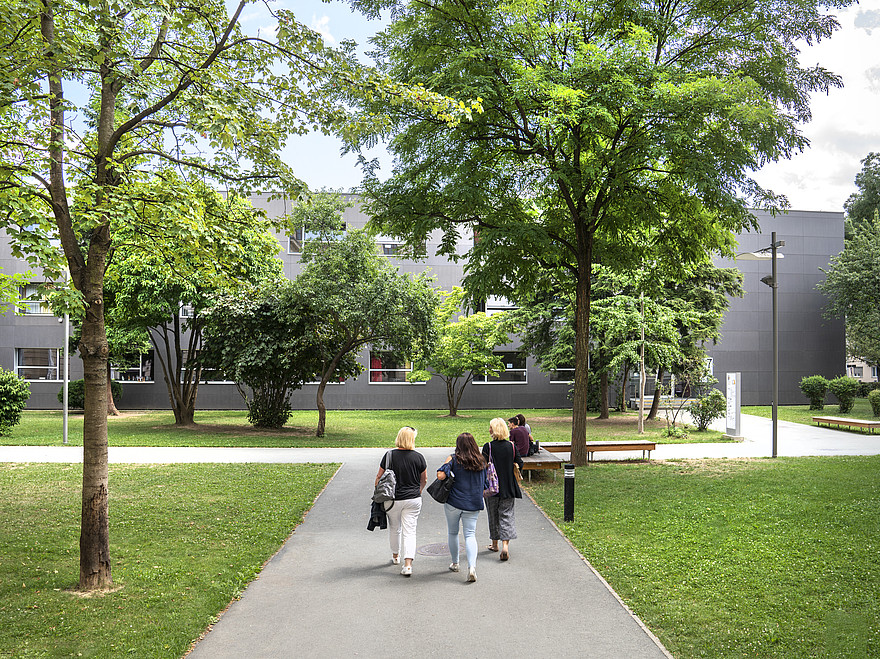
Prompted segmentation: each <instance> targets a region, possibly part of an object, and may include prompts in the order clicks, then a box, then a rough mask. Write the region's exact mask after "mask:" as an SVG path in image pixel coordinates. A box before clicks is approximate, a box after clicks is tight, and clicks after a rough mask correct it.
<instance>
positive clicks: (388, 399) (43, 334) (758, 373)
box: [0, 197, 846, 410]
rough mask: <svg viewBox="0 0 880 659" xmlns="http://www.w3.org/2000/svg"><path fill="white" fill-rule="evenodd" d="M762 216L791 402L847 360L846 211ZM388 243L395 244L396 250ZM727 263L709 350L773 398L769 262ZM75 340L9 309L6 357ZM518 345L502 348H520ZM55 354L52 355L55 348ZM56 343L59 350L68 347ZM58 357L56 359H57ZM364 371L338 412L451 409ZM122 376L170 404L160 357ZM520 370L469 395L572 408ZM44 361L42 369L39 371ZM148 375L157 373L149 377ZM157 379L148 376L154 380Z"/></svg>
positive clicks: (292, 259)
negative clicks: (772, 251)
mask: <svg viewBox="0 0 880 659" xmlns="http://www.w3.org/2000/svg"><path fill="white" fill-rule="evenodd" d="M252 201H253V203H254V205H255V206H257V207H262V208H265V209H266V210H267V212H268V213H269V215H270V216H279V215H282V214H283V213H285V212H286V211H287V210H289V208H288V206H287V205H286V202H285V201H284V200H283V199H282V200H273V201H271V202H269V201H267V199H266V198H265V197H255V198H254V199H253V200H252ZM756 215H757V217H758V219H759V221H760V223H761V233H753V234H745V235H742V236H740V237H739V249H738V251H740V252H747V251H753V250H757V249H760V248H761V247H765V246H766V245H769V243H770V232H771V231H774V230H775V231H776V232H777V234H778V235H777V239H779V240H785V242H786V244H785V247H783V248H782V249H781V250H780V251H781V252H782V253H784V254H785V258H784V259H780V260H779V261H778V271H779V292H778V301H779V346H780V359H779V391H780V396H779V398H780V400H779V402H780V404H783V405H786V404H799V403H802V402H804V398H803V395H802V394H801V393H800V390H799V388H798V383H799V382H800V380H801V378H803V377H804V376H807V375H816V374H818V375H824V376H826V377H829V378H830V377H836V376H838V375H842V374H843V373H844V371H845V368H846V359H845V345H844V343H845V340H844V329H843V323H842V322H841V321H839V320H826V319H825V318H824V317H823V316H822V308H823V306H824V304H825V300H824V297H823V296H822V294H821V293H819V292H818V291H817V290H816V288H815V286H816V284H817V283H818V282H819V281H821V280H822V279H823V277H824V275H823V273H822V272H821V271H820V270H819V268H825V267H826V266H827V265H828V262H829V260H830V257H831V256H832V255H834V254H837V253H839V252H840V251H841V250H842V249H843V215H842V214H841V213H815V212H804V211H793V212H791V213H789V214H787V215H782V216H777V217H775V218H774V217H771V216H769V215H767V214H764V213H760V212H757V213H756ZM343 219H344V220H345V222H346V223H347V225H348V226H349V227H352V228H360V227H363V226H364V224H365V223H366V221H367V216H366V215H365V214H364V213H363V212H361V211H360V209H359V208H358V207H357V206H354V207H352V208H349V209H347V210H346V211H345V214H344V217H343ZM277 237H278V241H279V248H280V252H279V258H280V259H281V260H282V262H283V264H284V273H285V275H286V276H287V277H289V278H295V277H296V275H297V274H298V273H299V272H300V264H299V254H298V253H296V250H295V245H294V249H291V246H290V241H289V239H288V237H287V236H285V235H279V236H277ZM469 239H470V238H469V237H467V236H463V237H462V239H461V242H460V244H459V250H460V253H462V254H463V253H465V252H467V250H468V249H469V248H470V244H469V242H468V241H469ZM377 242H378V243H379V244H380V246H382V248H383V249H387V250H388V251H392V252H393V242H394V241H393V240H385V241H383V240H382V239H381V238H380V240H378V241H377ZM439 242H440V234H439V233H436V234H434V235H432V236H431V237H429V239H428V241H427V252H428V254H434V252H435V251H436V248H437V246H438V245H439ZM386 245H387V247H386ZM388 258H389V259H390V261H391V262H392V263H394V264H395V265H397V266H398V267H399V268H400V269H401V270H402V271H404V272H413V273H417V272H422V271H424V270H425V269H428V270H429V271H430V273H431V274H433V275H434V276H435V277H436V281H437V285H438V286H440V287H441V288H443V289H444V290H450V289H451V288H452V286H454V285H457V284H458V283H459V282H460V281H461V278H462V274H463V271H462V266H461V265H460V264H458V263H454V262H451V261H449V260H447V259H445V258H440V257H437V256H429V257H428V258H427V259H426V260H425V261H423V262H414V261H408V260H402V259H399V258H397V257H395V256H389V257H388ZM718 265H721V266H725V267H737V268H739V269H740V270H742V271H743V273H744V275H745V281H744V286H745V289H746V295H745V297H744V298H742V299H734V300H732V301H731V305H730V309H729V311H728V312H727V314H726V315H725V319H724V326H723V328H722V330H721V333H722V338H721V341H720V342H719V343H718V344H717V345H716V346H711V347H710V348H709V351H708V352H709V355H710V356H711V357H712V358H713V365H714V373H715V377H716V378H718V380H719V381H721V382H723V381H724V377H725V373H727V372H730V371H741V372H742V400H743V404H746V405H758V404H770V402H771V401H770V398H771V391H772V316H771V289H770V288H769V287H767V286H766V285H764V284H763V283H761V281H760V279H761V277H763V276H765V275H769V274H770V264H769V262H766V263H765V262H755V261H741V260H740V261H736V262H733V261H729V260H728V261H719V262H718ZM0 267H2V268H3V272H4V273H7V274H11V273H14V272H24V271H26V270H27V267H26V264H25V263H24V262H22V261H21V260H19V259H16V258H14V257H13V256H12V255H11V254H10V252H9V247H8V243H7V242H6V241H5V240H2V239H0ZM63 343H64V326H63V324H62V323H60V322H59V320H58V319H57V318H56V317H54V316H50V315H46V314H40V313H33V314H28V315H25V316H16V315H14V314H13V313H12V312H8V313H6V314H3V315H0V366H3V367H4V368H7V369H13V368H16V367H17V365H18V364H17V355H20V354H22V353H20V352H19V351H17V349H19V350H20V349H22V348H28V349H37V350H35V351H32V352H31V353H28V355H29V357H28V358H31V359H36V360H42V361H50V362H51V359H52V355H53V354H60V350H61V348H62V347H63ZM516 347H517V345H516V344H512V345H511V346H507V347H505V348H499V350H510V351H515V349H516ZM46 351H48V352H46ZM53 351H58V352H57V353H55V352H53ZM46 355H48V359H46V358H45V357H46ZM358 359H359V361H360V363H361V364H362V365H363V366H364V367H365V369H367V370H365V372H364V373H362V374H361V375H360V376H358V377H357V378H355V379H352V380H348V381H347V382H346V383H345V384H335V385H328V387H327V389H326V392H325V401H326V403H327V405H328V407H329V408H330V409H398V408H401V409H407V408H409V409H445V408H446V405H447V402H446V390H445V386H444V384H443V382H442V381H441V380H440V379H439V378H437V377H435V378H434V379H432V380H431V381H430V382H428V383H427V384H409V383H389V382H386V381H382V382H376V381H371V378H370V373H369V367H370V354H369V350H368V349H367V350H364V351H362V352H361V354H360V355H359V357H358ZM153 361H155V363H153V364H151V365H150V367H149V368H148V369H145V370H143V371H141V372H139V373H136V374H135V375H133V376H131V377H130V378H129V379H127V380H124V381H123V392H124V393H123V398H122V400H121V401H120V403H119V406H120V407H121V408H123V409H167V408H168V405H169V402H168V394H167V390H166V387H165V384H164V381H163V375H162V371H161V368H160V366H159V363H158V360H155V359H154V360H153ZM70 364H71V366H70V378H71V380H75V379H78V378H81V377H82V362H81V361H80V360H79V358H78V357H77V356H75V355H74V356H72V358H71V362H70ZM516 367H517V368H518V369H520V372H519V374H518V377H520V378H521V381H517V382H494V383H469V384H468V385H467V390H466V392H465V394H464V396H463V398H462V400H461V405H462V408H463V409H467V408H473V409H487V408H498V409H510V410H515V409H521V408H545V407H546V408H557V407H569V406H570V405H571V403H570V401H569V398H568V391H569V385H568V384H567V383H564V382H552V381H551V380H550V377H549V376H548V375H546V374H544V373H542V372H541V371H540V369H538V368H537V366H536V365H535V362H534V360H533V359H532V358H530V357H529V358H526V359H525V362H524V363H518V364H516ZM40 369H42V370H40ZM30 373H31V374H32V375H35V376H37V377H38V379H35V380H32V381H31V383H30V384H31V399H30V402H29V403H28V406H29V407H30V408H32V409H47V408H48V409H52V408H55V409H57V408H59V407H60V405H59V403H58V400H57V394H58V391H59V389H60V388H61V385H62V382H61V375H60V374H61V371H60V369H59V368H58V367H57V365H56V367H55V370H54V371H53V370H52V365H51V364H47V365H45V367H43V366H40V367H38V368H37V369H36V370H33V371H30ZM144 373H149V377H148V378H143V377H138V376H139V375H143V374H144ZM145 379H146V380H148V381H144V380H145ZM315 392H316V385H306V386H305V387H303V388H302V389H301V390H299V391H296V392H294V394H293V396H292V398H291V405H292V406H293V408H294V409H313V408H314V407H315ZM197 400H198V407H199V408H200V409H240V408H242V407H243V403H242V399H241V396H240V395H239V394H238V392H237V390H236V388H235V386H234V385H231V384H217V383H206V384H203V385H201V386H200V388H199V395H198V399H197Z"/></svg>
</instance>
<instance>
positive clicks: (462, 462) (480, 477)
mask: <svg viewBox="0 0 880 659" xmlns="http://www.w3.org/2000/svg"><path fill="white" fill-rule="evenodd" d="M450 473H451V474H452V477H453V478H454V479H455V480H454V481H453V483H452V489H451V490H450V491H449V499H448V500H447V501H446V503H445V504H444V510H445V511H446V528H447V531H448V533H449V555H450V556H451V557H452V563H451V564H450V565H449V569H450V570H452V571H453V572H458V569H459V568H458V555H459V548H458V526H459V524H461V528H462V529H463V531H464V548H465V554H466V555H467V562H468V576H467V580H468V581H476V580H477V518H478V517H479V516H480V511H481V510H483V490H485V489H486V488H487V487H489V482H488V481H487V480H486V459H485V458H484V457H483V454H482V453H480V449H479V448H478V447H477V442H476V441H474V436H473V435H472V434H470V433H469V432H463V433H461V434H460V435H459V436H458V438H457V439H456V440H455V453H454V454H453V455H450V456H449V457H448V458H447V459H446V462H444V463H443V465H442V466H441V467H440V469H438V470H437V478H439V479H440V480H445V479H446V477H447V476H449V474H450Z"/></svg>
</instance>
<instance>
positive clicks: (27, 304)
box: [18, 284, 52, 316]
mask: <svg viewBox="0 0 880 659" xmlns="http://www.w3.org/2000/svg"><path fill="white" fill-rule="evenodd" d="M18 297H20V298H21V300H22V302H21V306H20V307H19V308H20V309H21V312H22V313H23V314H25V315H26V316H32V315H40V316H51V315H52V311H51V310H50V309H49V302H48V301H47V300H46V298H45V297H43V294H42V293H41V292H40V290H39V284H27V285H26V286H19V287H18Z"/></svg>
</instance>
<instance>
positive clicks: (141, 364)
mask: <svg viewBox="0 0 880 659" xmlns="http://www.w3.org/2000/svg"><path fill="white" fill-rule="evenodd" d="M496 354H497V355H498V356H500V357H501V359H502V360H503V361H504V366H505V370H504V372H502V373H500V374H499V375H489V376H486V375H475V376H474V379H473V381H474V383H475V384H487V383H493V382H501V383H516V382H522V383H525V382H528V372H527V371H526V358H525V355H523V354H521V353H518V352H497V353H496ZM62 358H63V357H62V356H61V349H60V348H16V349H15V372H16V373H17V374H18V375H19V377H21V378H23V379H25V380H52V381H59V380H61V376H62V373H61V370H60V364H61V359H62ZM154 364H155V360H154V355H153V351H152V350H150V351H148V352H146V353H144V354H142V355H140V356H139V360H138V363H137V364H135V365H133V366H131V367H130V368H118V367H112V368H111V371H110V375H111V377H112V378H113V379H114V380H119V381H121V382H154V381H155V380H154V375H155V373H154ZM411 371H412V362H402V361H399V360H396V359H394V358H393V357H392V355H390V354H389V353H385V352H370V362H369V369H368V371H367V372H368V380H369V382H370V384H408V382H407V379H406V378H407V375H409V373H410V372H411ZM202 375H203V382H212V383H218V382H223V381H222V380H219V379H216V378H212V377H210V374H209V373H203V374H202ZM573 377H574V369H560V370H558V371H554V372H553V373H552V374H551V381H553V382H569V381H570V380H571V379H572V378H573ZM314 384H316V383H314ZM340 384H342V383H340Z"/></svg>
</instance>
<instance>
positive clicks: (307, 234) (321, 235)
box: [287, 222, 347, 254]
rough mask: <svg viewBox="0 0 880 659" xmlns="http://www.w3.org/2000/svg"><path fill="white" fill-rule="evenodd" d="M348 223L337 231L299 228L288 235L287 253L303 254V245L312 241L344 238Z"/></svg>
mask: <svg viewBox="0 0 880 659" xmlns="http://www.w3.org/2000/svg"><path fill="white" fill-rule="evenodd" d="M346 226H347V225H346V223H345V222H343V223H342V228H341V229H339V230H337V231H306V230H305V229H303V227H297V228H296V230H295V231H294V232H293V233H292V234H290V233H289V234H287V253H288V254H301V253H302V251H303V245H305V244H306V243H307V242H308V241H310V240H334V239H336V238H339V237H341V236H342V234H344V233H345V231H346Z"/></svg>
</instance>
